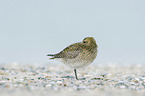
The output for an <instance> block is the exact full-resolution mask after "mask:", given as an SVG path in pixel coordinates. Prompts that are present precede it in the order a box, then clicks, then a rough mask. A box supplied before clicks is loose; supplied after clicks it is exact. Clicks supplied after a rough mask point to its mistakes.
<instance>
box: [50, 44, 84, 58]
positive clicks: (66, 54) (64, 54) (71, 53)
mask: <svg viewBox="0 0 145 96" xmlns="http://www.w3.org/2000/svg"><path fill="white" fill-rule="evenodd" d="M82 51H83V50H82V48H81V47H80V46H79V44H77V43H75V44H72V45H70V46H68V47H66V48H65V49H64V50H63V51H61V52H60V53H58V54H55V55H54V57H53V58H68V59H73V58H75V57H76V56H78V55H79V53H80V52H82Z"/></svg>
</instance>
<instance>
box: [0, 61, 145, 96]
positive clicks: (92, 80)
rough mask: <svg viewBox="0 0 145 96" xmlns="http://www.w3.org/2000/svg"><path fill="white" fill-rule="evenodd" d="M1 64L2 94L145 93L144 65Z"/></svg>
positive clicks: (118, 95)
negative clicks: (74, 70)
mask: <svg viewBox="0 0 145 96" xmlns="http://www.w3.org/2000/svg"><path fill="white" fill-rule="evenodd" d="M77 72H78V78H79V79H80V80H76V79H75V77H74V72H73V70H72V69H70V68H69V67H67V66H65V65H63V64H55V65H54V64H23V65H22V64H18V63H13V64H1V65H0V96H78V95H79V96H145V66H144V65H137V64H136V65H135V64H134V65H128V66H127V65H122V66H119V65H117V64H109V65H104V66H102V65H101V64H98V65H97V64H92V65H89V66H88V67H85V68H81V69H78V70H77Z"/></svg>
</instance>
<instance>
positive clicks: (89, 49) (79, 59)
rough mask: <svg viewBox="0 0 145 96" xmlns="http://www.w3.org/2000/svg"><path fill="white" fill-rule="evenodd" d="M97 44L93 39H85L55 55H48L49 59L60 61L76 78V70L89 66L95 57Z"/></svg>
mask: <svg viewBox="0 0 145 96" xmlns="http://www.w3.org/2000/svg"><path fill="white" fill-rule="evenodd" d="M97 48H98V46H97V44H96V41H95V39H94V38H93V37H86V38H84V39H83V41H82V42H78V43H74V44H71V45H70V46H68V47H66V48H65V49H64V50H62V51H61V52H59V53H57V54H48V55H47V56H51V58H50V59H60V60H61V61H62V62H63V63H64V64H66V65H68V66H70V67H72V68H73V69H74V72H75V77H76V79H77V80H78V77H77V72H76V69H77V68H81V67H85V66H87V65H89V64H91V63H92V62H93V61H94V60H95V58H96V56H97V52H98V51H97Z"/></svg>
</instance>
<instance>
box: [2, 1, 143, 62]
mask: <svg viewBox="0 0 145 96" xmlns="http://www.w3.org/2000/svg"><path fill="white" fill-rule="evenodd" d="M88 36H92V37H94V38H95V39H96V41H97V44H98V51H99V52H98V56H97V59H96V60H95V61H94V63H117V64H123V63H125V64H144V63H145V43H144V42H145V0H1V1H0V63H5V64H8V63H12V62H19V63H22V64H25V63H32V64H35V63H49V62H50V60H49V59H48V57H47V56H46V55H47V54H48V53H58V52H59V51H61V50H62V49H63V48H65V47H67V46H68V45H70V44H72V43H75V42H80V41H82V40H83V39H84V38H85V37H88Z"/></svg>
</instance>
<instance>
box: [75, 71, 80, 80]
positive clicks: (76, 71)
mask: <svg viewBox="0 0 145 96" xmlns="http://www.w3.org/2000/svg"><path fill="white" fill-rule="evenodd" d="M74 72H75V76H76V79H77V80H79V79H78V76H77V71H76V69H74Z"/></svg>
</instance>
